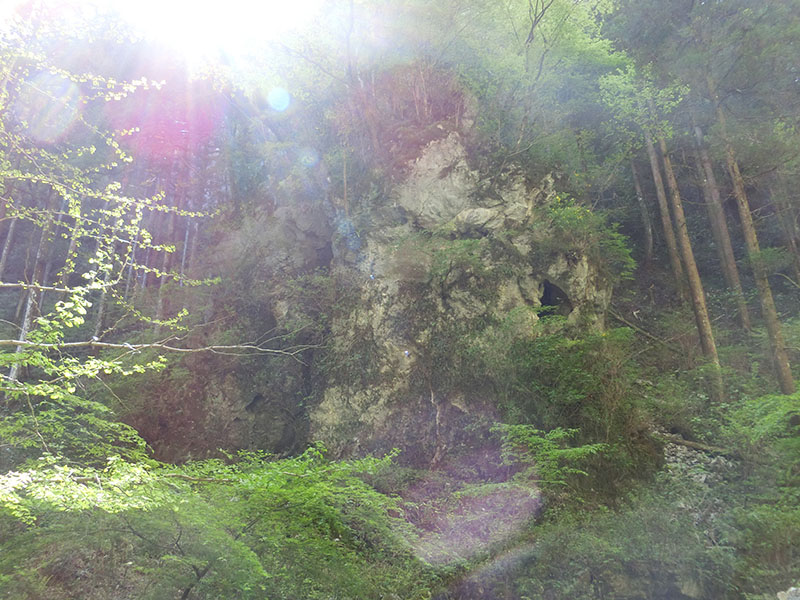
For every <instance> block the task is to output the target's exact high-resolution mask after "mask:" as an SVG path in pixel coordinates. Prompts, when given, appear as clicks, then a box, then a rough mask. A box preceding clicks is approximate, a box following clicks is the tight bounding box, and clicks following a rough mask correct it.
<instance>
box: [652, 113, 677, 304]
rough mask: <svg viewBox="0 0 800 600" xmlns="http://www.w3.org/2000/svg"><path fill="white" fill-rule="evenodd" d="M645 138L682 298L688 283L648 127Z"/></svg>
mask: <svg viewBox="0 0 800 600" xmlns="http://www.w3.org/2000/svg"><path fill="white" fill-rule="evenodd" d="M644 140H645V145H646V146H647V156H648V158H649V159H650V169H651V170H652V172H653V183H655V186H656V197H657V198H658V212H659V214H660V215H661V226H662V228H663V229H664V242H665V243H666V244H667V253H668V254H669V264H670V266H671V267H672V276H673V277H674V279H675V286H676V289H677V290H678V295H679V296H680V298H681V300H684V299H685V298H686V284H685V282H684V279H683V267H682V266H681V259H680V256H679V255H678V243H677V241H676V240H675V231H674V230H673V228H672V219H671V218H670V216H669V205H668V204H667V192H666V191H665V190H664V180H663V179H662V178H661V167H660V166H659V164H658V154H657V153H656V148H655V146H654V145H653V138H652V136H651V135H650V132H649V131H648V130H647V128H645V129H644Z"/></svg>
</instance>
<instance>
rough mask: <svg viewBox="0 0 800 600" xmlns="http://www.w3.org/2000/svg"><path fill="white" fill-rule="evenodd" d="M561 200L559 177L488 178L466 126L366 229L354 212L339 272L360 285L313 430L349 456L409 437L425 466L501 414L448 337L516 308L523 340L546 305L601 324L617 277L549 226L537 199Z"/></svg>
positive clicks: (339, 324) (375, 211)
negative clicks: (469, 145)
mask: <svg viewBox="0 0 800 600" xmlns="http://www.w3.org/2000/svg"><path fill="white" fill-rule="evenodd" d="M554 196H555V191H554V189H553V181H552V179H550V178H547V179H545V180H544V181H542V182H541V183H540V185H538V186H536V187H535V188H533V189H531V187H530V186H529V185H526V183H525V181H524V180H523V178H522V177H521V176H520V177H507V178H506V183H505V184H503V185H500V186H497V187H495V188H491V189H490V188H488V187H486V186H485V185H483V184H482V183H481V181H480V178H479V176H478V173H477V172H476V171H474V170H472V169H471V168H470V166H469V164H468V160H467V152H466V150H465V148H464V145H463V143H462V140H461V138H460V136H459V134H458V133H457V132H452V133H450V134H449V135H448V136H447V137H444V138H442V139H438V140H436V141H433V142H431V143H430V144H428V146H427V147H425V148H424V150H423V151H422V153H421V155H420V156H419V157H418V158H417V159H416V160H415V161H414V162H413V163H411V164H410V165H409V166H408V169H407V176H406V178H405V180H404V181H402V182H400V183H399V184H397V185H396V186H395V187H394V189H393V190H392V191H391V193H390V194H389V195H388V197H387V198H386V199H385V200H384V201H377V202H376V203H377V205H376V206H371V207H368V208H367V211H368V216H367V217H366V218H361V220H360V226H359V228H358V235H357V239H355V238H354V237H353V236H352V235H347V234H346V233H347V232H352V231H354V230H355V229H356V228H355V226H354V225H352V223H351V221H350V220H349V218H348V217H347V216H346V215H345V214H340V215H339V216H338V224H337V229H338V231H340V232H344V234H343V235H341V238H340V240H339V243H338V244H336V245H335V246H334V257H333V261H332V273H333V276H334V278H338V279H340V280H344V279H346V280H347V281H348V285H350V286H353V293H352V298H351V301H350V302H349V305H348V309H347V310H344V311H342V312H341V313H340V314H338V315H337V316H336V317H335V318H334V319H333V320H332V322H331V336H330V342H329V345H328V349H327V352H328V353H329V357H330V360H328V361H327V366H326V372H325V373H324V377H325V379H326V382H327V383H326V385H325V387H324V390H323V391H322V392H321V393H320V394H319V397H320V398H321V400H320V401H319V403H318V404H317V405H316V406H314V407H313V408H312V409H311V412H310V427H311V434H310V435H311V438H312V439H315V440H322V441H324V442H325V443H326V445H327V446H328V447H329V448H331V449H332V450H333V451H334V452H335V454H337V455H347V454H354V453H355V454H360V453H364V452H376V451H377V452H380V451H386V450H390V449H391V448H392V447H395V446H397V447H400V448H401V450H403V454H401V456H405V458H406V459H407V460H409V461H411V462H413V463H417V464H428V465H430V464H436V463H437V462H438V461H440V460H442V458H443V456H444V455H446V454H447V452H448V451H450V450H452V449H453V448H455V447H456V446H457V445H458V444H459V442H460V441H461V440H463V439H464V438H465V436H468V435H474V434H469V433H468V432H469V431H471V430H476V427H477V428H478V429H480V427H481V424H483V426H485V425H487V424H491V423H492V422H495V421H497V420H499V419H500V418H501V417H500V415H499V414H498V411H497V409H496V408H495V404H496V403H495V402H494V401H493V398H492V397H491V396H490V395H486V394H485V392H481V393H478V392H477V391H476V390H474V389H462V388H463V386H462V385H461V384H460V383H459V381H458V378H457V373H456V374H455V378H452V377H451V378H450V379H448V377H447V376H445V375H446V374H447V373H445V372H446V371H447V369H446V368H444V367H442V366H441V365H442V364H443V361H444V362H447V360H448V359H447V353H448V352H449V347H448V344H458V343H461V340H463V339H465V337H464V335H465V334H466V333H468V332H469V331H473V332H474V331H478V330H480V331H484V332H486V331H489V330H490V329H491V328H492V327H495V326H497V325H498V324H499V323H502V322H504V321H507V320H508V319H511V318H512V317H513V323H514V335H515V336H528V335H534V333H533V331H534V327H535V324H536V322H537V321H538V319H539V316H538V313H539V312H540V311H541V309H542V308H547V310H548V311H549V312H553V313H555V314H560V315H562V316H563V317H565V318H566V325H567V326H571V325H575V326H578V325H580V326H582V327H588V328H593V329H601V328H602V327H603V326H604V322H603V321H604V315H605V311H606V309H607V307H608V303H609V301H610V297H611V285H610V283H609V282H608V281H607V280H606V279H605V278H604V277H603V276H602V275H601V273H600V272H599V271H598V269H597V267H596V266H595V265H593V264H592V263H591V261H590V260H589V258H588V257H587V256H585V255H583V254H580V253H575V252H574V251H570V252H563V251H559V250H557V248H559V247H560V246H559V245H558V244H552V243H550V239H549V238H548V236H549V235H550V234H549V233H548V232H547V231H543V230H542V229H541V226H540V225H541V224H539V223H537V222H536V219H537V217H536V214H537V213H536V207H537V206H539V205H542V204H543V203H545V202H547V201H549V200H551V199H552V198H553V197H554ZM459 335H461V336H462V337H459ZM453 353H455V348H453ZM443 357H444V358H443Z"/></svg>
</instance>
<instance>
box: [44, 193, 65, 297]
mask: <svg viewBox="0 0 800 600" xmlns="http://www.w3.org/2000/svg"><path fill="white" fill-rule="evenodd" d="M66 208H67V199H66V198H64V199H63V200H62V201H61V210H60V211H59V213H58V216H57V217H56V222H55V226H56V229H58V226H59V225H60V224H61V221H62V219H63V218H64V212H65V210H66ZM47 246H48V248H47V262H46V263H45V267H44V274H43V275H42V280H41V282H40V283H41V284H42V285H47V282H48V281H50V273H51V272H52V271H53V255H54V254H55V252H54V246H55V244H53V243H50V241H49V240H48V244H47ZM44 297H45V292H44V290H43V291H42V292H41V294H40V295H39V306H40V307H43V306H44Z"/></svg>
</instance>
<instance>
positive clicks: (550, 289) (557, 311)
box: [539, 279, 573, 317]
mask: <svg viewBox="0 0 800 600" xmlns="http://www.w3.org/2000/svg"><path fill="white" fill-rule="evenodd" d="M539 302H540V303H541V305H542V309H544V310H543V312H544V313H545V314H551V315H561V316H564V317H566V316H568V315H569V314H570V313H571V312H572V309H573V306H572V302H571V301H570V299H569V296H567V293H566V292H565V291H564V290H562V289H561V288H560V287H558V286H557V285H556V284H554V283H552V282H550V281H548V280H547V279H545V280H544V283H543V284H542V296H541V297H540V298H539Z"/></svg>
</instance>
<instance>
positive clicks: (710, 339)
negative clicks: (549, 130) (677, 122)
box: [658, 138, 724, 402]
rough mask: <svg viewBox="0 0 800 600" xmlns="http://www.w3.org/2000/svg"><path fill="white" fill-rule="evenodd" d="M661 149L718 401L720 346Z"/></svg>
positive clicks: (667, 161) (669, 168) (672, 175)
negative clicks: (715, 338)
mask: <svg viewBox="0 0 800 600" xmlns="http://www.w3.org/2000/svg"><path fill="white" fill-rule="evenodd" d="M658 144H659V147H660V148H661V157H662V159H663V161H664V173H665V174H666V177H667V185H668V186H669V191H670V201H671V203H672V210H673V212H674V214H675V225H676V230H677V233H678V242H679V246H680V250H681V256H682V257H683V264H684V266H685V267H686V275H687V278H688V280H689V292H690V294H691V298H692V308H693V309H694V317H695V321H696V323H697V331H698V333H699V334H700V346H701V347H702V349H703V354H704V355H705V357H706V358H707V359H708V361H709V362H710V363H711V365H712V367H713V369H714V371H713V373H712V374H711V388H712V396H713V398H714V400H715V401H717V402H719V401H721V400H722V399H723V394H724V387H723V385H722V370H721V367H720V364H719V356H718V355H717V345H716V343H715V342H714V332H713V331H712V330H711V319H710V318H709V317H708V307H707V306H706V295H705V292H704V290H703V282H702V280H701V279H700V272H699V271H698V270H697V263H696V262H695V260H694V252H693V251H692V242H691V239H690V238H689V227H688V226H687V225H686V215H685V214H684V212H683V201H682V200H681V193H680V189H679V188H678V181H677V179H676V178H675V171H674V169H673V168H672V161H671V160H670V158H669V154H668V153H667V144H666V142H665V141H664V139H663V138H661V139H659V141H658Z"/></svg>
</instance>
